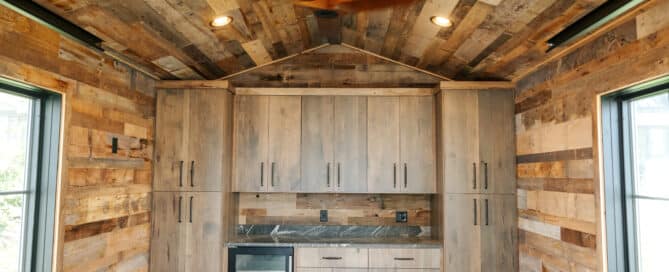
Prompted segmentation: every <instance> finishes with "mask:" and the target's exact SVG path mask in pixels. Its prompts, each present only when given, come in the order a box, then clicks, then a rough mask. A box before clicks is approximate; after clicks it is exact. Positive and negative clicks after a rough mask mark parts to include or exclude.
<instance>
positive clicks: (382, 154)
mask: <svg viewBox="0 0 669 272" xmlns="http://www.w3.org/2000/svg"><path fill="white" fill-rule="evenodd" d="M367 107H368V110H367V118H368V120H367V125H368V126H367V135H368V136H367V151H368V162H367V164H368V173H367V182H368V188H369V191H370V192H375V193H398V192H404V193H434V192H436V187H435V185H436V182H435V181H436V180H435V174H436V164H435V160H436V155H435V149H434V148H435V130H434V127H435V121H434V98H433V97H431V96H426V97H370V98H368V105H367Z"/></svg>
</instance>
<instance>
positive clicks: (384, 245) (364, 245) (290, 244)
mask: <svg viewBox="0 0 669 272" xmlns="http://www.w3.org/2000/svg"><path fill="white" fill-rule="evenodd" d="M225 246H226V247H295V248H317V247H341V248H425V249H430V248H436V249H440V248H442V246H441V244H436V243H435V244H432V243H406V244H402V243H346V242H342V243H318V242H276V243H271V242H234V241H233V242H227V243H225Z"/></svg>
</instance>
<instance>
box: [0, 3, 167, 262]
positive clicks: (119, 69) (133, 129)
mask: <svg viewBox="0 0 669 272" xmlns="http://www.w3.org/2000/svg"><path fill="white" fill-rule="evenodd" d="M0 76H4V77H8V78H13V79H16V80H20V81H24V82H27V83H29V84H33V85H36V86H40V87H43V88H46V89H50V90H54V91H57V92H60V93H62V94H64V98H65V99H64V101H65V103H66V104H65V105H66V107H65V116H64V118H65V127H64V139H63V145H64V146H63V149H62V153H63V158H64V161H63V162H62V172H61V179H60V181H61V186H60V194H61V199H60V219H61V224H60V225H59V226H58V229H57V230H59V232H58V233H57V234H56V237H57V241H56V248H57V251H56V253H55V254H56V257H57V258H58V260H59V262H58V270H57V271H146V270H148V258H149V255H148V249H149V233H150V232H149V230H150V228H149V226H150V210H151V204H150V203H151V201H150V198H151V179H152V174H151V164H152V161H151V160H152V153H153V130H154V115H155V109H154V107H155V106H154V104H155V99H154V90H153V89H154V88H153V84H154V82H153V80H151V79H149V78H148V77H145V76H144V75H142V74H140V73H137V72H136V71H133V70H132V69H130V68H128V67H126V66H124V65H121V64H118V63H115V62H114V61H112V60H110V59H108V58H105V57H103V56H102V55H99V54H97V53H96V52H93V51H91V50H89V49H87V48H85V47H83V46H81V45H79V44H77V43H75V42H73V41H71V40H69V39H67V38H65V37H62V36H61V35H60V34H58V33H57V32H55V31H53V30H51V29H49V28H47V27H45V26H42V25H40V24H38V23H36V22H34V21H31V20H30V19H28V18H26V17H23V16H21V15H19V14H17V13H15V12H13V11H11V10H9V9H6V8H5V7H2V6H0ZM113 138H117V139H118V147H119V149H118V153H117V154H112V152H111V143H112V139H113Z"/></svg>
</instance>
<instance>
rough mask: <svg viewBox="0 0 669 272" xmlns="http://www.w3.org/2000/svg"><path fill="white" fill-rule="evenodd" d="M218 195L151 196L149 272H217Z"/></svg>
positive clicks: (219, 241)
mask: <svg viewBox="0 0 669 272" xmlns="http://www.w3.org/2000/svg"><path fill="white" fill-rule="evenodd" d="M221 200H222V193H221V192H155V193H154V194H153V210H152V216H153V220H152V225H151V258H150V260H151V264H150V265H151V267H150V268H151V271H221V267H222V265H223V263H222V262H220V261H212V260H220V257H221V254H222V253H223V251H222V246H223V240H222V237H221V235H222V228H223V226H222V224H221V222H222V220H221V212H222V211H221V209H222V201H221Z"/></svg>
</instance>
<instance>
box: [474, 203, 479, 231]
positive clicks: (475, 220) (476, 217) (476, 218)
mask: <svg viewBox="0 0 669 272" xmlns="http://www.w3.org/2000/svg"><path fill="white" fill-rule="evenodd" d="M476 204H477V203H476V198H474V226H478V224H479V222H478V218H479V216H478V209H477V207H476Z"/></svg>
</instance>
